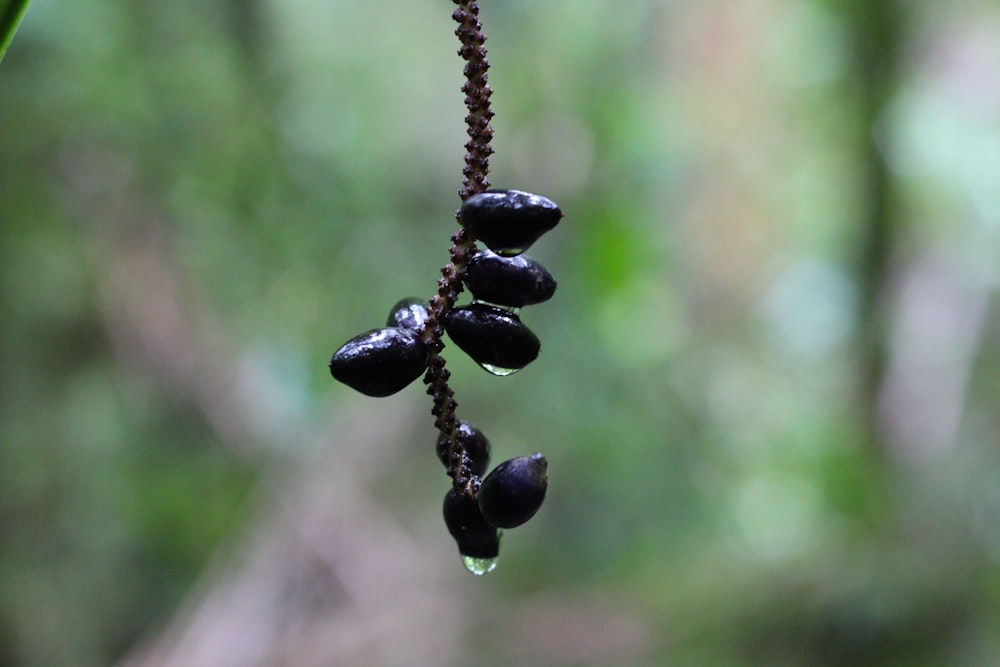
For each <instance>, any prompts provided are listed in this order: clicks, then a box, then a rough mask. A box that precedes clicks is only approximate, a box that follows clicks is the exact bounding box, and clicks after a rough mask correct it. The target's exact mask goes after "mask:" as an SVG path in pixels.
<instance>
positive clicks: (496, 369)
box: [479, 364, 521, 377]
mask: <svg viewBox="0 0 1000 667" xmlns="http://www.w3.org/2000/svg"><path fill="white" fill-rule="evenodd" d="M479 365H480V366H482V367H483V368H484V369H485V370H486V372H487V373H493V375H499V376H500V377H504V376H507V375H513V374H514V373H516V372H518V371H519V370H521V369H520V368H503V367H501V366H494V365H493V364H479Z"/></svg>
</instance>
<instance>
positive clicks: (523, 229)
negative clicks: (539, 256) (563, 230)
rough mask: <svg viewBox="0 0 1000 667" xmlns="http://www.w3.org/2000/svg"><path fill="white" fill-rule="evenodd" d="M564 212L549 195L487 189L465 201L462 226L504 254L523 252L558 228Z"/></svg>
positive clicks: (510, 254)
mask: <svg viewBox="0 0 1000 667" xmlns="http://www.w3.org/2000/svg"><path fill="white" fill-rule="evenodd" d="M562 216H563V214H562V211H560V210H559V207H558V206H556V203H555V202H554V201H552V200H551V199H548V198H547V197H542V196H541V195H535V194H531V193H530V192H521V191H520V190H486V191H485V192H480V193H479V194H475V195H472V196H471V197H469V198H468V199H466V200H465V202H463V203H462V208H461V211H460V216H459V217H460V219H461V222H462V226H463V227H465V228H466V229H468V230H469V232H471V233H472V235H473V236H475V237H476V238H477V239H479V240H480V241H482V242H483V243H485V244H486V245H487V246H489V248H490V250H492V251H494V252H496V253H497V254H500V255H504V256H512V255H519V254H521V253H522V252H524V251H525V250H527V249H528V247H529V246H530V245H531V244H532V243H534V242H535V241H537V240H538V237H540V236H541V235H542V234H544V233H545V232H547V231H549V230H550V229H552V228H553V227H555V226H556V225H557V224H558V223H559V220H560V219H561V218H562Z"/></svg>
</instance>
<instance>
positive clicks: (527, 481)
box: [479, 453, 549, 528]
mask: <svg viewBox="0 0 1000 667" xmlns="http://www.w3.org/2000/svg"><path fill="white" fill-rule="evenodd" d="M548 484H549V477H548V462H547V461H546V460H545V457H544V456H542V455H541V454H538V453H535V454H527V455H525V456H519V457H517V458H516V459H508V460H507V461H504V462H503V463H501V464H500V465H498V466H497V467H496V468H494V469H493V471H492V472H491V473H490V474H489V475H487V476H486V479H484V480H483V483H482V485H481V486H480V487H479V509H480V511H481V512H482V513H483V518H484V519H486V521H487V522H488V523H490V524H492V525H494V526H496V527H497V528H515V527H517V526H520V525H521V524H522V523H524V522H525V521H527V520H528V519H530V518H531V517H533V516H534V515H535V512H537V511H538V508H540V507H541V506H542V501H543V500H545V490H546V488H547V487H548Z"/></svg>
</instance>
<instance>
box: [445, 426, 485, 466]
mask: <svg viewBox="0 0 1000 667" xmlns="http://www.w3.org/2000/svg"><path fill="white" fill-rule="evenodd" d="M455 439H456V440H457V441H458V444H460V445H461V446H462V448H463V449H465V455H466V456H468V457H469V461H470V463H471V465H470V469H469V471H470V472H471V473H472V474H473V475H476V476H477V477H482V476H483V474H485V473H486V469H487V468H489V466H490V441H489V440H487V438H486V436H485V435H483V432H482V431H480V430H479V429H478V428H477V427H476V425H475V424H473V423H472V422H467V421H465V420H464V419H463V420H460V421H459V422H458V426H457V427H456V428H455ZM437 455H438V458H439V459H441V463H443V464H444V465H445V466H448V465H450V464H451V461H449V460H448V438H447V437H445V436H444V435H441V436H440V437H438V441H437Z"/></svg>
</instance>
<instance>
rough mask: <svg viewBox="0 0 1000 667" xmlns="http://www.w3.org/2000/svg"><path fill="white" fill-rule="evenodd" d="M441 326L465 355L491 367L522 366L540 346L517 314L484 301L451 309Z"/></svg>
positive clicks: (530, 360)
mask: <svg viewBox="0 0 1000 667" xmlns="http://www.w3.org/2000/svg"><path fill="white" fill-rule="evenodd" d="M444 326H445V331H447V332H448V336H450V337H451V339H452V340H453V341H455V344H456V345H458V346H459V347H460V348H462V350H463V351H465V353H466V354H468V355H469V356H470V357H472V358H473V360H475V361H476V362H477V363H479V364H480V365H482V366H490V367H492V368H494V369H503V370H508V371H512V370H517V369H521V368H524V367H525V366H527V365H528V364H530V363H531V362H532V361H534V360H535V358H536V357H538V350H539V348H540V347H541V343H539V342H538V337H537V336H535V334H534V333H532V332H531V329H529V328H528V327H526V326H524V324H522V323H521V319H520V318H519V317H518V316H517V315H514V314H513V313H511V312H510V311H507V310H504V309H503V308H497V307H496V306H490V305H487V304H484V303H474V304H471V305H468V306H463V307H461V308H453V309H451V310H450V311H448V315H447V316H446V317H445V324H444ZM487 370H489V369H487Z"/></svg>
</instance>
